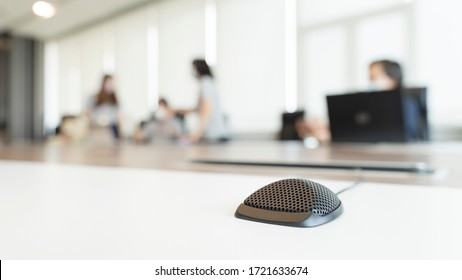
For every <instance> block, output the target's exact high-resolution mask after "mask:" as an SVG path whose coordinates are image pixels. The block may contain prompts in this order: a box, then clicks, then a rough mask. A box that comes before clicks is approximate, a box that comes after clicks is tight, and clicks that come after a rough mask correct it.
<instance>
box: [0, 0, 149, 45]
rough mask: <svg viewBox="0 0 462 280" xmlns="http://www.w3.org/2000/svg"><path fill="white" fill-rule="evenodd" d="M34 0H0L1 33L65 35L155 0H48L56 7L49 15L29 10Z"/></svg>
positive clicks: (46, 35)
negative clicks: (44, 15)
mask: <svg viewBox="0 0 462 280" xmlns="http://www.w3.org/2000/svg"><path fill="white" fill-rule="evenodd" d="M35 1H37V0H0V33H3V32H10V33H13V34H18V35H23V36H30V37H34V38H38V39H48V38H53V37H59V36H63V35H66V34H67V33H70V32H72V31H75V30H78V29H82V28H84V27H86V26H90V25H92V24H94V23H97V22H99V21H102V20H104V19H107V18H110V17H113V16H116V15H119V14H122V13H125V12H127V11H130V10H132V9H135V8H138V7H140V6H142V5H145V4H147V3H150V2H154V1H155V0H48V2H50V3H52V4H54V5H55V6H56V7H57V13H56V15H55V16H54V17H52V18H50V19H42V18H39V17H37V16H35V15H34V14H33V12H32V4H33V3H34V2H35Z"/></svg>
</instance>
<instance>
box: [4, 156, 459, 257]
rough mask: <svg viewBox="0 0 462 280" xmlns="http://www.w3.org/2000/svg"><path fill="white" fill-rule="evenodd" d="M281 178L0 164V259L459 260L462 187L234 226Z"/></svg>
mask: <svg viewBox="0 0 462 280" xmlns="http://www.w3.org/2000/svg"><path fill="white" fill-rule="evenodd" d="M277 179H282V178H276V177H263V176H248V175H245V176H243V175H237V174H236V175H232V174H218V173H192V172H178V171H158V170H149V169H128V168H102V167H88V166H78V165H55V164H46V163H26V162H13V161H0V259H452V258H458V259H460V258H462V217H461V216H462V188H458V187H454V186H453V187H451V188H448V187H442V186H441V187H429V186H426V187H424V186H400V185H389V184H376V183H368V182H364V183H362V184H361V185H359V186H358V187H356V188H354V189H351V190H349V191H347V192H345V193H343V194H341V195H340V199H341V200H342V202H343V204H344V209H345V210H344V213H343V214H342V216H340V217H339V218H338V219H337V220H334V221H333V222H331V223H328V224H325V225H322V226H320V227H316V228H291V227H284V226H276V225H269V224H262V223H255V222H249V221H244V220H239V219H236V218H234V211H235V209H236V207H237V206H238V205H239V204H240V203H241V202H242V201H243V200H244V199H245V198H246V197H247V196H248V195H250V194H251V193H253V192H254V191H255V190H257V189H258V188H260V187H262V186H264V185H265V184H268V183H270V182H272V181H275V180H277ZM308 179H310V178H308ZM318 181H319V180H318ZM319 182H320V183H322V184H324V185H326V186H327V187H329V188H331V189H332V190H333V191H334V192H335V191H338V190H340V189H342V188H344V187H345V186H347V185H349V184H351V182H341V181H326V180H322V181H319Z"/></svg>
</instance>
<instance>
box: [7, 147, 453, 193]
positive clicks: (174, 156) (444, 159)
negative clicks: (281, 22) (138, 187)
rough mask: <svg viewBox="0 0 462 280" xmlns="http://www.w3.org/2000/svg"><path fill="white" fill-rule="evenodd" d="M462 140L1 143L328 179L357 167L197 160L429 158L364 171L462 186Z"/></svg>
mask: <svg viewBox="0 0 462 280" xmlns="http://www.w3.org/2000/svg"><path fill="white" fill-rule="evenodd" d="M461 158H462V143H442V142H441V143H423V144H337V145H326V146H321V147H319V148H317V149H307V148H305V147H304V146H303V145H302V143H301V142H290V141H289V142H280V141H260V140H258V141H257V140H253V141H231V142H229V143H227V144H221V145H197V146H181V145H173V144H171V143H168V142H155V143H153V144H151V145H132V144H121V145H91V144H89V145H48V146H47V145H28V144H25V145H21V144H14V145H1V144H0V159H4V160H21V161H39V162H52V163H71V164H79V165H96V166H117V167H132V168H144V169H162V170H179V171H197V172H208V173H209V172H216V173H228V174H247V175H269V176H272V175H278V176H297V177H306V178H312V179H324V180H332V179H333V180H349V181H351V180H356V178H357V176H358V174H357V172H355V171H351V170H333V169H319V168H315V169H313V168H293V167H292V168H287V167H284V168H282V167H257V166H236V165H227V166H223V165H211V164H198V163H193V162H192V160H194V159H218V160H234V161H260V162H270V163H278V162H279V163H302V164H303V163H332V162H334V163H335V162H345V161H347V162H358V163H360V164H362V163H364V162H391V163H393V162H399V163H414V162H424V163H427V164H428V165H429V166H431V167H434V168H436V169H437V170H438V172H437V173H436V174H433V175H422V174H409V173H402V172H401V173H400V172H376V171H367V172H366V171H365V172H363V174H362V175H363V176H364V178H365V179H366V180H367V181H369V182H379V183H395V184H409V185H432V186H440V185H444V186H455V187H458V186H462V166H461V164H460V162H461V160H460V159H461Z"/></svg>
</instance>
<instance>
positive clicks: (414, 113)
mask: <svg viewBox="0 0 462 280" xmlns="http://www.w3.org/2000/svg"><path fill="white" fill-rule="evenodd" d="M369 79H370V82H371V85H372V89H374V90H380V91H383V90H403V80H404V78H403V70H402V68H401V65H400V64H399V63H398V62H396V61H392V60H376V61H373V62H372V63H371V64H370V65H369ZM404 93H405V92H404ZM403 97H404V99H403V102H404V103H403V106H404V107H403V108H404V116H405V127H406V132H407V136H408V139H409V140H424V138H425V137H424V136H423V135H425V134H426V132H423V130H426V128H424V127H422V125H421V118H422V114H426V108H422V104H420V102H418V100H416V99H415V98H412V97H411V96H408V95H406V94H404V95H403ZM424 107H426V106H425V105H424ZM424 118H425V119H426V116H424Z"/></svg>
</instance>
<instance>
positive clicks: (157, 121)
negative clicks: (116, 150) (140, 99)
mask: <svg viewBox="0 0 462 280" xmlns="http://www.w3.org/2000/svg"><path fill="white" fill-rule="evenodd" d="M181 129H182V123H181V118H179V117H177V116H176V115H175V112H174V111H173V110H172V109H171V108H170V107H169V105H168V102H167V100H166V99H165V98H160V99H159V101H158V103H157V109H156V110H155V111H154V112H153V113H152V114H151V116H150V117H149V119H148V120H145V121H142V122H140V125H139V127H138V128H136V129H135V131H134V134H133V139H134V140H135V141H136V142H138V143H146V142H150V141H152V140H153V139H155V138H156V139H162V138H164V139H172V138H175V137H177V136H178V135H180V133H181Z"/></svg>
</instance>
